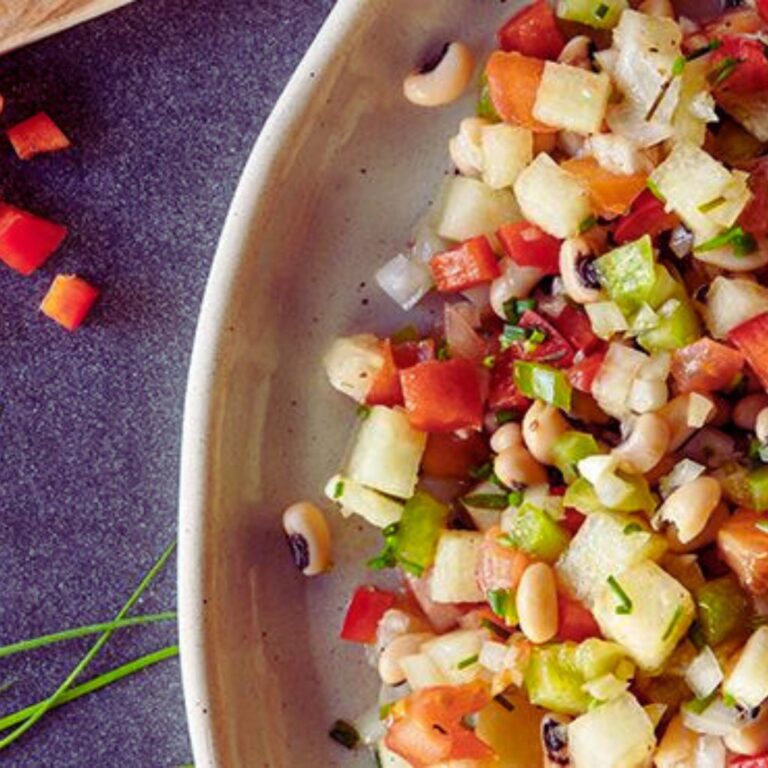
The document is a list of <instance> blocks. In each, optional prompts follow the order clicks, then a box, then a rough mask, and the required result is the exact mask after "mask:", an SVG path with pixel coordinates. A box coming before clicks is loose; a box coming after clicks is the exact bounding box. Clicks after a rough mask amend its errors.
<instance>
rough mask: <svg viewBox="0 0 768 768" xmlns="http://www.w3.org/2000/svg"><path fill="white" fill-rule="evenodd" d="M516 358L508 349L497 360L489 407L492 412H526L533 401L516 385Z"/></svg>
mask: <svg viewBox="0 0 768 768" xmlns="http://www.w3.org/2000/svg"><path fill="white" fill-rule="evenodd" d="M514 368H515V356H514V354H513V353H512V351H511V350H509V349H507V350H505V351H504V352H502V353H501V354H500V355H498V357H497V358H496V363H495V365H494V366H493V370H492V371H491V385H490V390H489V392H488V407H489V408H490V409H491V410H494V411H497V410H512V411H525V410H526V409H527V408H528V406H529V405H530V404H531V400H530V399H529V398H527V397H526V396H525V395H523V394H521V392H520V390H518V388H517V386H516V384H515V370H514Z"/></svg>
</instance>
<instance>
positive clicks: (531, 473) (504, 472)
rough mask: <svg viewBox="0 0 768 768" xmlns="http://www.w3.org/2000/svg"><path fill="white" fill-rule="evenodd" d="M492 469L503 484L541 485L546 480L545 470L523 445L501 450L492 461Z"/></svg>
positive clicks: (511, 485) (510, 485) (512, 485)
mask: <svg viewBox="0 0 768 768" xmlns="http://www.w3.org/2000/svg"><path fill="white" fill-rule="evenodd" d="M493 471H494V472H495V473H496V476H497V477H498V478H499V480H501V482H502V483H504V485H506V486H509V487H510V488H512V487H514V486H516V485H541V484H542V483H546V482H547V470H546V469H544V467H543V466H542V465H541V464H539V462H538V461H536V459H534V458H533V456H531V454H530V452H529V451H528V449H527V448H525V447H524V446H523V445H517V446H512V447H511V448H507V449H506V450H505V451H502V452H501V453H500V454H499V455H498V456H497V457H496V458H495V459H494V462H493Z"/></svg>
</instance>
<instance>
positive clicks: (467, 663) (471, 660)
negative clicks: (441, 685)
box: [456, 654, 480, 669]
mask: <svg viewBox="0 0 768 768" xmlns="http://www.w3.org/2000/svg"><path fill="white" fill-rule="evenodd" d="M478 661H480V656H478V655H477V654H475V655H474V656H467V658H466V659H462V660H461V661H460V662H459V663H458V664H457V665H456V669H467V667H473V666H474V665H475V664H477V662H478Z"/></svg>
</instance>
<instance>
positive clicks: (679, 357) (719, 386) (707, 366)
mask: <svg viewBox="0 0 768 768" xmlns="http://www.w3.org/2000/svg"><path fill="white" fill-rule="evenodd" d="M743 366H744V355H742V354H741V352H739V351H738V350H735V349H733V348H732V347H726V346H725V344H719V343H718V342H716V341H713V340H712V339H710V338H709V337H707V336H705V337H703V338H701V339H699V340H698V341H696V342H694V343H693V344H689V345H688V346H687V347H683V348H682V349H678V350H676V351H675V352H674V354H673V355H672V378H674V380H675V383H676V384H677V387H678V389H679V390H680V392H715V391H717V390H728V389H730V388H731V387H732V386H733V385H734V384H735V383H736V377H737V376H738V375H739V374H740V373H741V369H742V367H743Z"/></svg>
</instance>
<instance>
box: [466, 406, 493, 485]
mask: <svg viewBox="0 0 768 768" xmlns="http://www.w3.org/2000/svg"><path fill="white" fill-rule="evenodd" d="M496 418H497V419H498V415H497V417H496ZM492 474H493V464H491V462H490V461H486V462H485V464H480V466H478V467H473V468H472V469H470V470H469V476H470V477H471V478H472V479H474V480H487V479H488V478H489V477H490V476H491V475H492Z"/></svg>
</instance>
